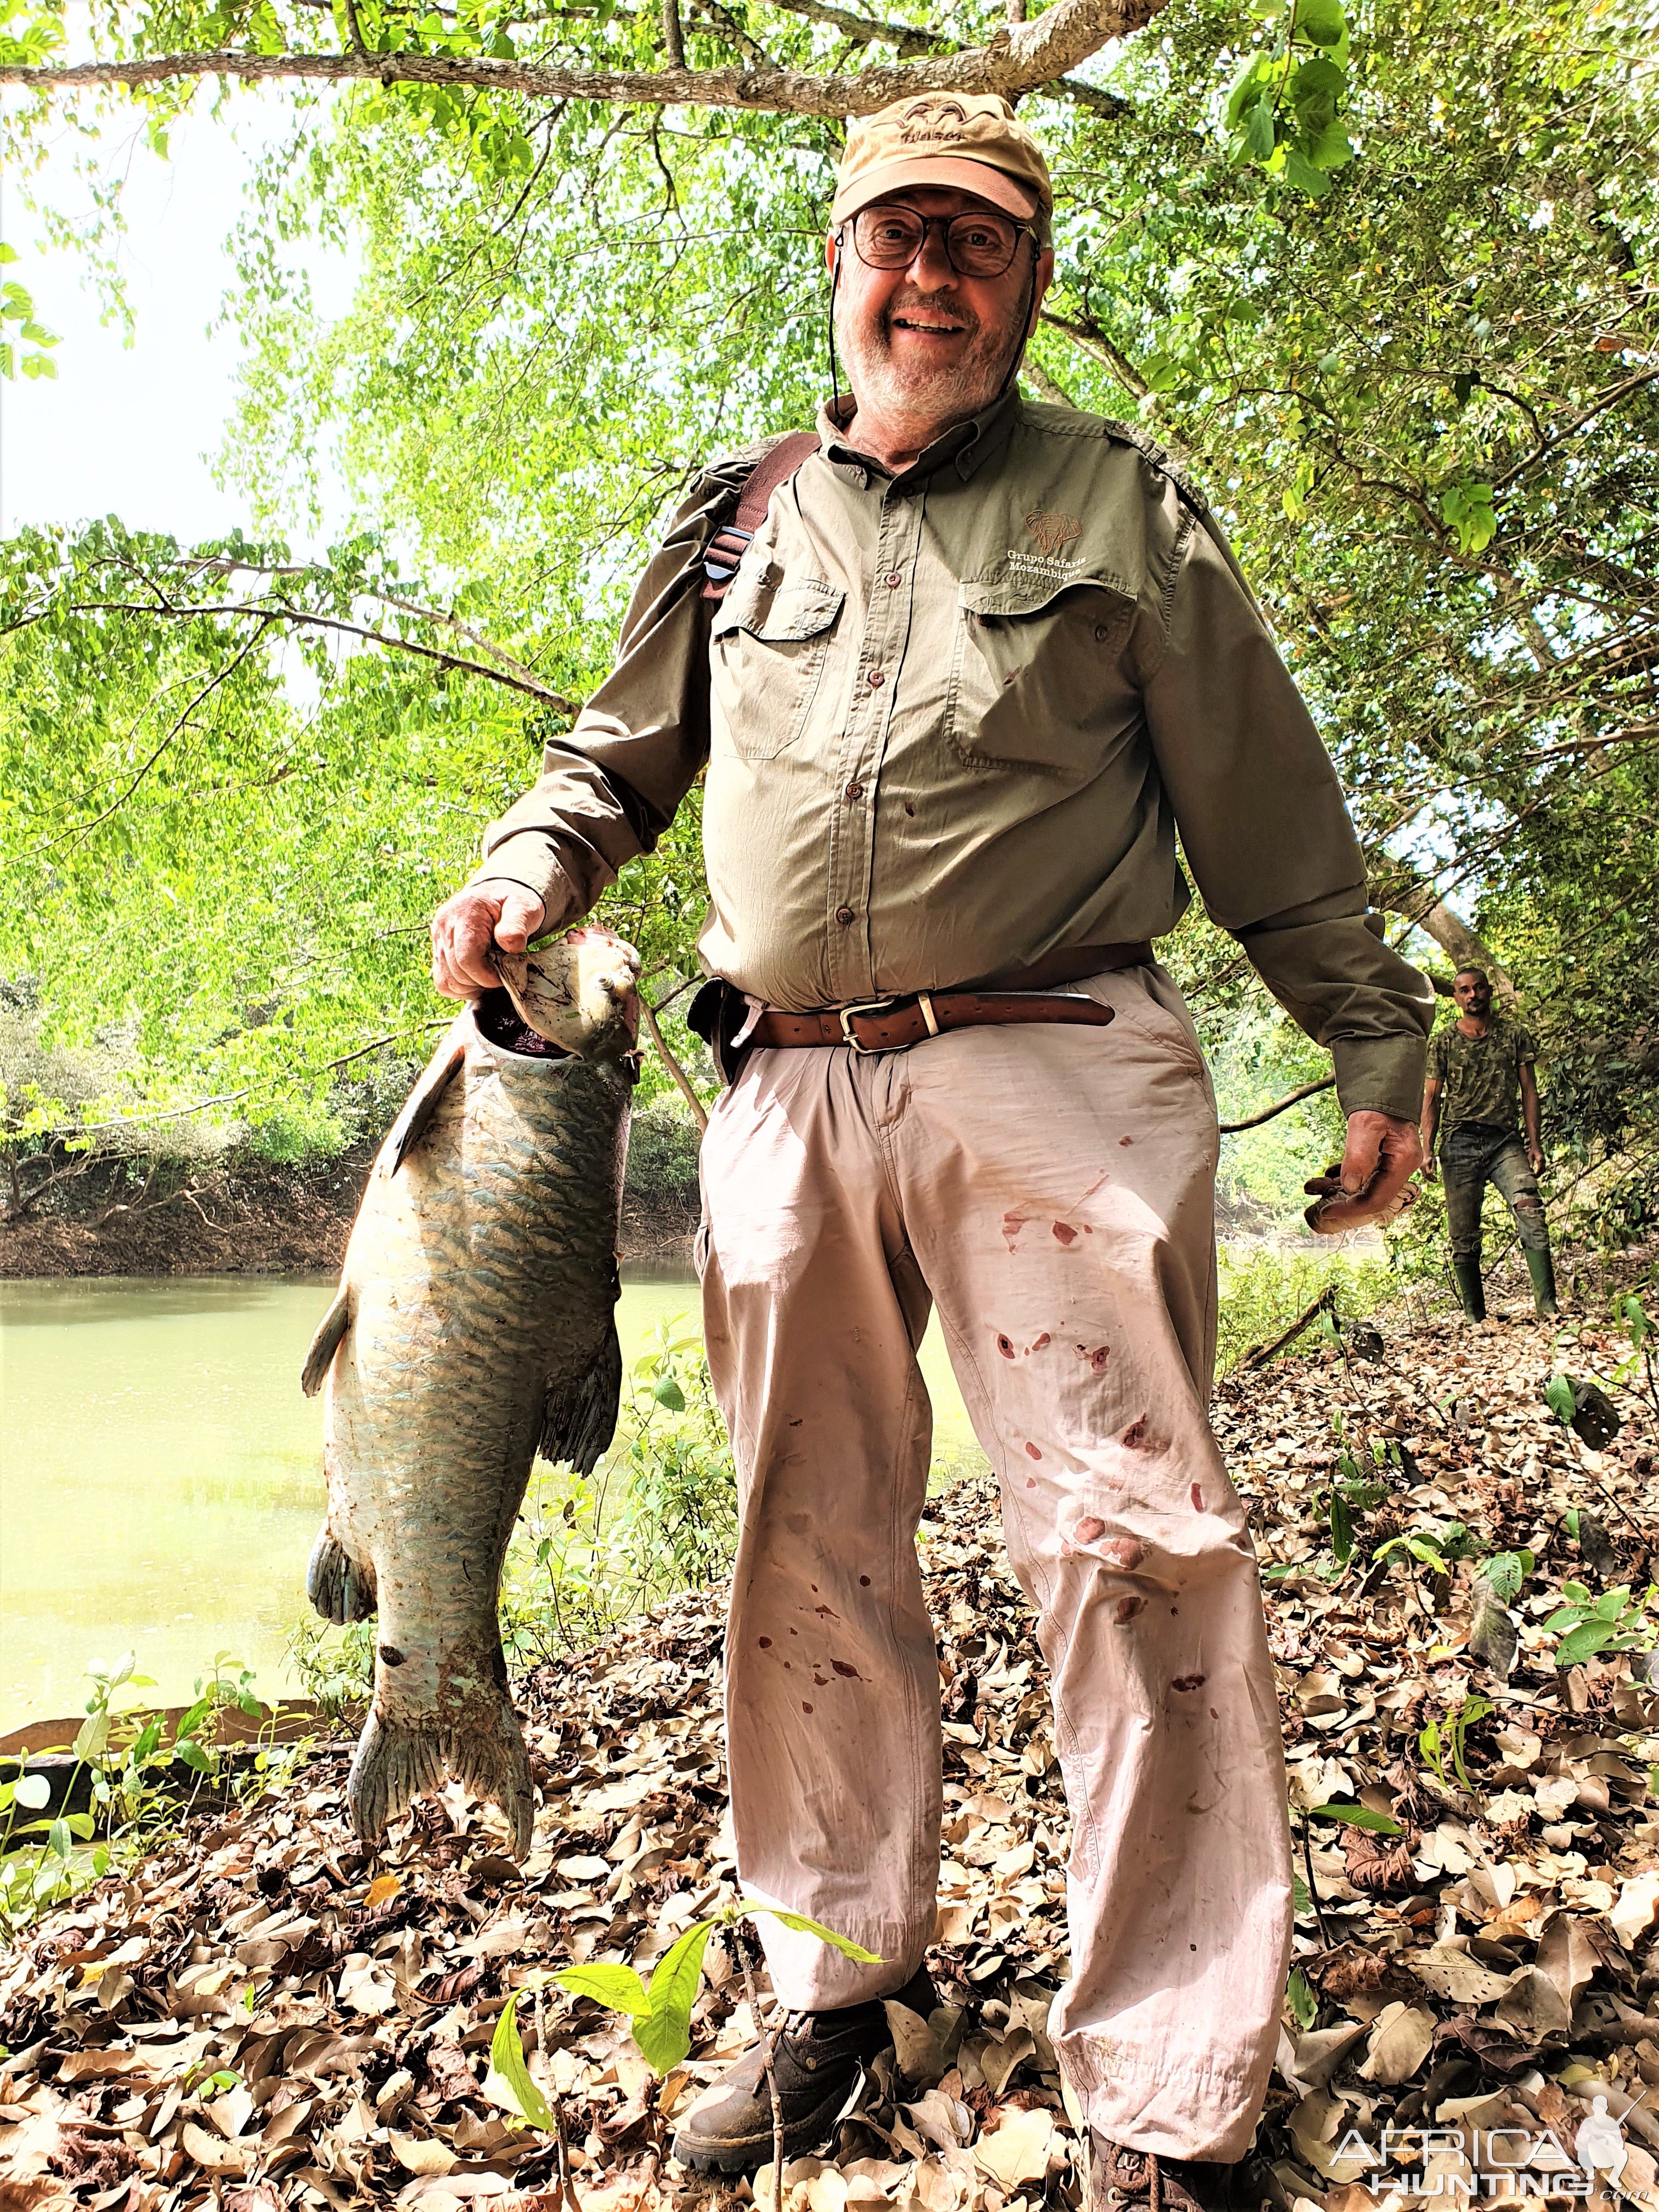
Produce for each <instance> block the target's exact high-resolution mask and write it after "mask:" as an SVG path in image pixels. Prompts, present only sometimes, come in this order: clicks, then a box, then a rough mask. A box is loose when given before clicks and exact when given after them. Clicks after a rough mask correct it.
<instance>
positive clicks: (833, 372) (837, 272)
mask: <svg viewBox="0 0 1659 2212" xmlns="http://www.w3.org/2000/svg"><path fill="white" fill-rule="evenodd" d="M845 228H846V225H845V224H844V223H842V224H838V225H837V226H836V234H835V244H836V258H835V259H834V261H833V262H832V263H831V264H830V266H829V314H828V317H827V321H828V324H829V410H830V419H831V420H832V421H833V420H834V417H835V405H836V399H837V398H839V397H840V392H841V380H840V372H839V370H838V369H837V368H836V292H837V291H838V290H839V289H840V286H841V256H842V243H841V240H842V231H843V230H844V229H845Z"/></svg>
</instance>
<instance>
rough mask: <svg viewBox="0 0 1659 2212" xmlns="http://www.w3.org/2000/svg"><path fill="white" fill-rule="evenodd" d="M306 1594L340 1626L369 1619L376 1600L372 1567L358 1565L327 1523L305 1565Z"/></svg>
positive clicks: (326, 1618) (328, 1617)
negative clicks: (330, 1530)
mask: <svg viewBox="0 0 1659 2212" xmlns="http://www.w3.org/2000/svg"><path fill="white" fill-rule="evenodd" d="M306 1595H307V1597H308V1598H309V1599H310V1600H311V1602H312V1604H313V1606H314V1607H316V1608H317V1611H318V1612H319V1613H321V1615H322V1616H323V1619H324V1620H331V1621H332V1622H333V1623H334V1624H335V1626H337V1627H338V1628H343V1627H344V1626H346V1624H347V1622H348V1621H353V1620H368V1617H369V1615H370V1613H373V1612H374V1609H375V1606H376V1603H377V1599H376V1595H375V1588H374V1568H373V1567H363V1566H359V1565H358V1564H357V1562H356V1559H353V1558H352V1556H351V1554H350V1553H349V1552H348V1551H347V1549H346V1547H345V1546H344V1545H343V1543H341V1541H339V1539H338V1537H337V1536H331V1535H330V1534H329V1532H328V1529H327V1528H326V1526H325V1527H324V1528H321V1529H319V1532H318V1535H317V1541H316V1542H315V1543H314V1544H313V1546H312V1547H311V1558H310V1559H309V1561H308V1562H307V1566H306Z"/></svg>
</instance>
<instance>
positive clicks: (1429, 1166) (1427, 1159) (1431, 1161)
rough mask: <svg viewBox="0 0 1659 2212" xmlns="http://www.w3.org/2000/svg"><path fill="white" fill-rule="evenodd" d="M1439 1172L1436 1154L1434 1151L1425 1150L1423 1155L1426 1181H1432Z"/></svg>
mask: <svg viewBox="0 0 1659 2212" xmlns="http://www.w3.org/2000/svg"><path fill="white" fill-rule="evenodd" d="M1439 1172H1440V1170H1439V1168H1438V1167H1437V1165H1436V1164H1435V1158H1434V1154H1433V1153H1432V1152H1425V1153H1424V1155H1423V1180H1424V1182H1433V1181H1434V1179H1435V1177H1436V1176H1437V1175H1438V1174H1439Z"/></svg>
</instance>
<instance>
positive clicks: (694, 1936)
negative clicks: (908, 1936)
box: [490, 1898, 881, 2125]
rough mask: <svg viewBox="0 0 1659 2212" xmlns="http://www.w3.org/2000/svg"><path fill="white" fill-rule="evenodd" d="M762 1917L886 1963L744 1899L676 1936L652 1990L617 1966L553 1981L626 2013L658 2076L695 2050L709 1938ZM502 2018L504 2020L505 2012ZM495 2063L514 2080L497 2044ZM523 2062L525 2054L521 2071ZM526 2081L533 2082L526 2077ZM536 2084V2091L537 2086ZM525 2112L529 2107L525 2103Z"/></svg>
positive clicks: (831, 1933)
mask: <svg viewBox="0 0 1659 2212" xmlns="http://www.w3.org/2000/svg"><path fill="white" fill-rule="evenodd" d="M763 1915H764V1916H765V1917H767V1918H769V1919H772V1920H777V1921H781V1923H782V1924H783V1925H784V1926H785V1927H786V1928H793V1929H796V1930H797V1931H798V1932H799V1934H801V1935H804V1936H817V1939H818V1941H819V1942H821V1943H828V1944H829V1946H830V1947H831V1948H832V1949H834V1950H836V1951H839V1952H840V1953H841V1954H842V1956H843V1957H844V1958H848V1959H856V1960H860V1962H861V1963H862V1964H864V1965H866V1966H879V1964H880V1963H881V1961H880V1960H879V1958H878V1956H877V1954H876V1953H875V1952H873V1951H866V1950H865V1949H863V1948H862V1947H861V1946H860V1945H859V1944H857V1943H854V1942H852V1941H851V1940H850V1939H849V1938H848V1936H838V1935H837V1934H836V1931H835V1929H833V1928H826V1927H825V1926H824V1925H823V1922H822V1921H819V1920H809V1919H807V1918H806V1917H805V1915H804V1914H802V1913H799V1912H785V1911H781V1909H780V1908H779V1907H778V1906H776V1905H761V1904H759V1903H757V1901H756V1900H755V1899H751V1898H743V1899H738V1901H737V1902H736V1903H735V1904H732V1905H727V1906H726V1908H725V1910H724V1911H722V1912H720V1913H719V1914H716V1915H715V1916H714V1917H711V1918H709V1919H707V1920H697V1921H694V1922H693V1923H692V1924H691V1926H690V1927H689V1928H688V1929H684V1932H683V1933H682V1934H681V1935H680V1936H678V1937H676V1939H675V1941H674V1942H673V1944H672V1945H671V1948H669V1949H668V1950H666V1951H665V1952H664V1954H663V1955H662V1957H661V1958H660V1959H659V1960H658V1961H657V1963H656V1965H655V1966H653V1969H652V1972H651V1984H650V1987H649V1989H647V1987H646V1985H645V1984H644V1983H643V1982H642V1981H641V1979H640V1977H639V1975H638V1974H637V1973H636V1972H635V1970H634V1968H633V1967H632V1966H619V1965H615V1964H612V1965H601V1966H562V1967H560V1968H559V1969H558V1970H557V1972H556V1973H555V1974H554V1975H553V1977H552V1978H553V1980H554V1981H556V1983H557V1984H559V1986H560V1988H561V1989H566V1990H570V1991H571V1992H572V1994H573V1995H574V1996H586V1997H592V1998H593V1999H595V2000H596V2002H599V2004H602V2005H604V2006H605V2007H606V2008H608V2009H609V2010H611V2012H620V2013H626V2014H627V2015H629V2018H630V2019H631V2020H632V2021H633V2022H634V2031H633V2033H634V2041H635V2045H637V2047H638V2049H639V2052H640V2055H641V2057H642V2058H643V2059H644V2060H645V2061H646V2063H647V2065H649V2066H650V2067H651V2069H653V2072H654V2073H657V2074H659V2075H662V2074H666V2073H667V2072H668V2071H669V2069H671V2067H674V2066H678V2064H679V2063H680V2061H681V2059H682V2058H684V2057H685V2054H686V2052H687V2051H689V2050H690V2048H691V2013H692V2008H693V2007H694V2006H695V2005H696V2001H697V1990H698V1989H699V1987H700V1986H701V1984H702V1960H703V1953H704V1952H705V1951H706V1950H707V1949H708V1939H709V1937H710V1936H712V1935H713V1934H714V1931H715V1929H717V1928H729V1927H732V1926H734V1925H735V1924H736V1923H738V1921H740V1920H753V1919H757V1918H758V1917H761V1916H763ZM508 2010H509V2011H510V2010H511V2008H510V2007H509V2008H508ZM502 2017H503V2020H505V2019H506V2015H503V2016H502ZM507 2033H508V2035H509V2037H510V2039H511V2041H512V2044H513V2046H514V2047H515V2048H516V2046H517V2043H518V2031H517V2029H516V2028H511V2027H509V2028H508V2030H507ZM501 2038H502V2030H501V2028H500V2027H498V2028H497V2029H496V2032H495V2040H496V2042H497V2043H500V2042H501ZM490 2059H491V2063H492V2064H493V2065H495V2068H496V2070H497V2071H498V2072H499V2073H500V2074H501V2075H502V2078H503V2079H504V2080H510V2079H511V2076H510V2075H508V2074H507V2069H506V2068H505V2067H504V2066H502V2065H501V2062H500V2060H499V2059H498V2058H497V2057H496V2056H495V2045H492V2046H491V2052H490ZM522 2064H523V2056H522V2052H520V2067H522ZM525 2078H526V2081H528V2080H529V2076H528V2075H527V2074H526V2076H525ZM531 2086H532V2088H533V2087H534V2085H533V2084H532V2085H531ZM517 2093H518V2092H517V2091H516V2090H515V2091H514V2094H515V2095H516V2094H517ZM524 2109H525V2108H524V2106H523V2105H522V2104H520V2110H521V2111H522V2110H524ZM537 2124H538V2125H542V2124H544V2123H541V2122H538V2123H537Z"/></svg>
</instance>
